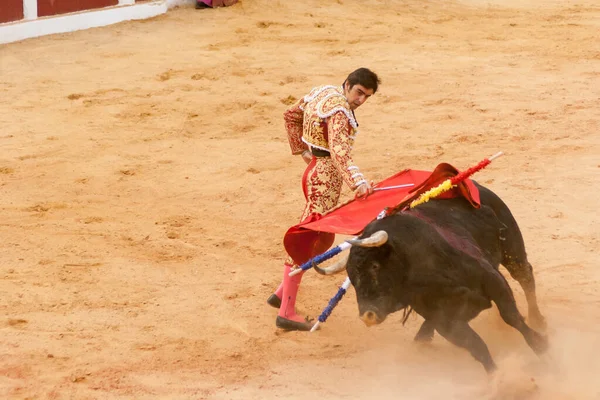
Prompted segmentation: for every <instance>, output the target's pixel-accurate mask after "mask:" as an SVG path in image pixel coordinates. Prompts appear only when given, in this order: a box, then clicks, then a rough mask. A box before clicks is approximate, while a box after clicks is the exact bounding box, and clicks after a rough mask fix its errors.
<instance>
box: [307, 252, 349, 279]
mask: <svg viewBox="0 0 600 400" xmlns="http://www.w3.org/2000/svg"><path fill="white" fill-rule="evenodd" d="M347 263H348V256H346V257H344V258H343V259H342V260H340V261H338V262H336V263H335V264H333V265H331V266H329V267H326V268H320V267H319V266H317V265H315V271H317V272H318V273H319V274H321V275H333V274H337V273H338V272H342V271H343V270H345V269H346V264H347Z"/></svg>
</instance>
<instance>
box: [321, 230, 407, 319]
mask: <svg viewBox="0 0 600 400" xmlns="http://www.w3.org/2000/svg"><path fill="white" fill-rule="evenodd" d="M388 239H389V237H388V233H387V232H386V231H384V230H377V231H375V232H373V233H370V234H368V233H364V234H363V235H362V236H361V237H360V238H358V239H355V240H349V242H350V243H351V244H352V245H353V246H352V248H351V249H350V254H349V255H348V257H347V258H345V259H343V260H341V261H339V262H338V263H336V264H334V265H332V266H330V267H328V268H319V267H315V269H316V271H317V272H319V273H321V274H324V275H331V274H335V273H338V272H341V271H343V270H344V269H346V270H347V272H348V276H349V277H350V281H351V282H352V285H353V286H354V288H355V290H356V297H357V301H358V311H359V314H360V318H361V319H362V320H363V322H364V323H365V324H366V325H367V326H371V325H375V324H380V323H382V322H383V321H384V320H385V318H386V317H387V315H388V314H390V313H392V312H394V311H398V310H400V309H402V308H404V307H406V305H405V304H403V303H402V302H401V301H400V300H399V298H400V297H401V293H399V287H398V286H399V284H400V283H401V277H399V276H398V271H399V270H398V268H397V266H398V262H400V261H401V260H399V259H397V258H398V253H397V252H394V251H393V250H392V245H391V244H390V243H388Z"/></svg>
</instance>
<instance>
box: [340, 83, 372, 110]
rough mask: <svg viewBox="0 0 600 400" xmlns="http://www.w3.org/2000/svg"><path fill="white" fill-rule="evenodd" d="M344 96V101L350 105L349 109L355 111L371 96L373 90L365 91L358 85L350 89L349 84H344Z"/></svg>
mask: <svg viewBox="0 0 600 400" xmlns="http://www.w3.org/2000/svg"><path fill="white" fill-rule="evenodd" d="M344 95H345V96H346V100H348V104H350V109H351V110H356V109H357V108H358V107H360V106H361V105H362V104H363V103H364V102H365V101H367V99H368V98H369V97H371V96H372V95H373V89H367V88H366V87H364V86H363V85H360V84H358V83H357V84H356V85H354V86H352V87H350V84H349V83H348V82H346V84H345V85H344Z"/></svg>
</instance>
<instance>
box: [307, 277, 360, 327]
mask: <svg viewBox="0 0 600 400" xmlns="http://www.w3.org/2000/svg"><path fill="white" fill-rule="evenodd" d="M350 285H351V283H350V278H346V280H345V281H344V283H342V286H341V287H340V289H339V290H338V292H337V293H336V295H335V296H333V297H332V298H331V300H329V303H328V304H327V307H325V309H324V310H323V312H322V313H321V315H319V320H318V321H317V322H316V323H315V324H314V325H313V327H312V328H311V330H310V331H311V332H314V331H316V330H317V329H318V328H319V324H320V323H321V322H325V321H327V318H328V317H329V316H330V315H331V312H332V311H333V309H334V308H335V307H336V306H337V305H338V303H339V302H340V300H342V297H344V295H345V294H346V291H347V290H348V288H349V287H350Z"/></svg>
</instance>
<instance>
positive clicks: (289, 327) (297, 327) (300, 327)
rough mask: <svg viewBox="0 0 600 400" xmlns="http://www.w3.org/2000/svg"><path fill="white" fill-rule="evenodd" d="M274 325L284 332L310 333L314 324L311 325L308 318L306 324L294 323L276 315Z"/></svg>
mask: <svg viewBox="0 0 600 400" xmlns="http://www.w3.org/2000/svg"><path fill="white" fill-rule="evenodd" d="M275 325H277V327H278V328H281V329H283V330H286V331H310V330H311V329H312V327H313V325H314V324H313V323H311V322H310V321H309V320H308V318H307V319H306V322H296V321H293V320H291V319H287V318H283V317H280V316H279V315H278V316H277V319H276V320H275Z"/></svg>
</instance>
